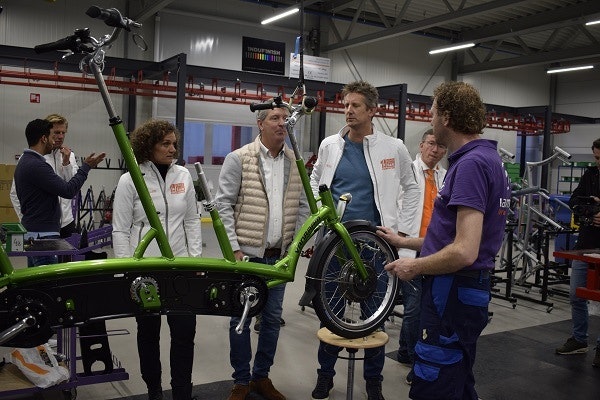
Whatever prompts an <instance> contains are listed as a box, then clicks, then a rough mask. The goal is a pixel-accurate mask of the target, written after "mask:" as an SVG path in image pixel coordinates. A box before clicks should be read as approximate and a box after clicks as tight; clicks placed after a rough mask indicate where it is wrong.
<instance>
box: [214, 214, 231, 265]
mask: <svg viewBox="0 0 600 400" xmlns="http://www.w3.org/2000/svg"><path fill="white" fill-rule="evenodd" d="M210 219H211V220H212V224H213V228H214V230H215V234H216V235H217V240H218V241H219V247H220V248H221V252H222V253H223V257H225V259H226V260H227V261H229V262H232V263H234V262H235V255H234V254H233V249H232V248H231V242H230V241H229V237H228V236H227V232H226V231H225V225H223V221H221V217H220V216H219V211H218V210H217V209H216V208H215V209H213V210H211V211H210Z"/></svg>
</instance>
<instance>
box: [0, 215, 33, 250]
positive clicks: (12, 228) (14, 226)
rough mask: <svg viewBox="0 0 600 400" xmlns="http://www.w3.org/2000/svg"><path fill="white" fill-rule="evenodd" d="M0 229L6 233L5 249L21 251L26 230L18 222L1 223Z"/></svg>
mask: <svg viewBox="0 0 600 400" xmlns="http://www.w3.org/2000/svg"><path fill="white" fill-rule="evenodd" d="M2 230H3V231H4V232H5V233H6V251H7V252H8V251H23V244H24V243H25V234H26V233H27V231H26V230H25V228H24V227H23V225H21V224H20V223H18V222H11V223H4V224H2Z"/></svg>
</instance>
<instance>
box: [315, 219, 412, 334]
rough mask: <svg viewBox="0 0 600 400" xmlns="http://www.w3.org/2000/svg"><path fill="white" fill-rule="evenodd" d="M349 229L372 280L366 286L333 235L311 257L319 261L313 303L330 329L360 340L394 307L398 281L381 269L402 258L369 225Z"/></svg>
mask: <svg viewBox="0 0 600 400" xmlns="http://www.w3.org/2000/svg"><path fill="white" fill-rule="evenodd" d="M347 229H348V233H349V234H350V237H351V238H352V242H353V243H354V244H355V246H356V248H357V249H358V251H359V254H360V257H361V259H362V260H363V263H364V264H365V267H366V268H367V270H368V272H369V278H368V279H367V281H366V282H363V281H362V279H360V278H359V277H358V274H357V271H356V269H355V268H354V267H353V264H354V262H353V261H352V258H351V257H350V255H349V254H348V251H347V249H346V247H345V245H344V243H343V242H342V240H341V238H340V237H339V236H338V235H336V234H335V233H332V234H330V235H328V236H326V237H325V238H324V239H323V240H322V241H321V242H320V243H319V245H318V246H317V247H316V250H315V254H314V255H313V258H311V262H314V263H316V274H315V276H313V277H312V279H314V286H315V290H316V294H315V296H314V297H313V300H312V303H313V307H314V309H315V313H316V314H317V316H318V317H319V319H320V320H321V323H322V324H323V325H324V326H325V327H326V328H328V329H329V330H330V331H331V332H333V333H335V334H336V335H339V336H341V337H345V338H349V339H356V338H360V337H364V336H367V335H369V334H370V333H372V332H374V331H375V330H377V329H378V328H379V327H381V326H382V325H383V323H384V322H385V321H386V319H387V318H388V317H389V315H390V314H391V312H392V311H393V309H394V306H395V304H396V297H397V293H398V290H400V282H399V280H398V278H397V277H396V276H395V275H392V274H390V273H389V272H387V271H385V270H384V269H383V266H384V265H385V264H387V263H389V262H391V261H393V260H395V259H397V258H398V254H397V252H396V250H395V249H393V248H392V247H391V246H390V245H389V243H387V242H386V241H385V240H384V239H382V238H381V237H379V236H378V235H377V233H376V228H375V227H374V226H372V225H370V224H368V223H366V222H365V223H364V224H358V225H350V226H348V228H347ZM309 270H310V268H309Z"/></svg>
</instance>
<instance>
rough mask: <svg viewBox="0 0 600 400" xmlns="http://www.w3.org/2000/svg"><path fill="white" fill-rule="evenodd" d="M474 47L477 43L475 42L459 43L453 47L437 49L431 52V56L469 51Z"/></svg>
mask: <svg viewBox="0 0 600 400" xmlns="http://www.w3.org/2000/svg"><path fill="white" fill-rule="evenodd" d="M474 46H475V43H473V42H471V43H458V44H453V45H451V46H445V47H439V48H437V49H431V50H429V54H438V53H445V52H447V51H454V50H461V49H468V48H469V47H474Z"/></svg>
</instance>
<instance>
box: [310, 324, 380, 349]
mask: <svg viewBox="0 0 600 400" xmlns="http://www.w3.org/2000/svg"><path fill="white" fill-rule="evenodd" d="M317 337H318V338H319V340H321V341H322V342H325V343H327V344H331V345H333V346H338V347H345V348H347V349H372V348H374V347H380V346H383V345H384V344H386V343H387V342H388V340H389V337H388V334H387V333H385V332H383V331H376V332H373V333H371V334H370V335H368V336H364V337H361V338H358V339H347V338H343V337H341V336H338V335H336V334H334V333H332V332H331V331H330V330H329V329H327V328H321V329H319V330H318V331H317Z"/></svg>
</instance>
